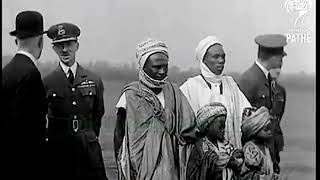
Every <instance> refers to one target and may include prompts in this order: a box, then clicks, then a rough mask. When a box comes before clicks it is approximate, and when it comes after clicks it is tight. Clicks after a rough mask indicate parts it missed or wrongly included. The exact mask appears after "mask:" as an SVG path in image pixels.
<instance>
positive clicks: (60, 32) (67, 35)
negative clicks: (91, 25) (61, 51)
mask: <svg viewBox="0 0 320 180" xmlns="http://www.w3.org/2000/svg"><path fill="white" fill-rule="evenodd" d="M47 35H48V37H49V38H50V39H52V44H54V43H59V42H65V41H77V40H78V36H80V28H79V27H78V26H76V25H74V24H71V23H60V24H56V25H53V26H51V27H50V28H49V30H48V34H47Z"/></svg>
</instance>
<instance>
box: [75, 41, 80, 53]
mask: <svg viewBox="0 0 320 180" xmlns="http://www.w3.org/2000/svg"><path fill="white" fill-rule="evenodd" d="M76 43H77V51H78V49H79V46H80V44H79V42H78V41H77V42H76Z"/></svg>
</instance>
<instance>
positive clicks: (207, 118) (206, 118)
mask: <svg viewBox="0 0 320 180" xmlns="http://www.w3.org/2000/svg"><path fill="white" fill-rule="evenodd" d="M226 115H227V109H226V107H225V106H224V105H223V104H221V103H219V102H212V103H209V104H207V105H205V106H203V107H202V108H201V109H199V110H198V112H197V126H198V130H199V131H200V132H201V133H204V132H205V130H206V128H207V126H208V125H209V124H210V123H212V122H213V121H214V120H215V119H216V118H217V117H219V116H226Z"/></svg>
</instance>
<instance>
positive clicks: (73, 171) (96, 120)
mask: <svg viewBox="0 0 320 180" xmlns="http://www.w3.org/2000/svg"><path fill="white" fill-rule="evenodd" d="M43 82H44V87H45V90H46V97H47V101H48V106H49V109H48V116H47V117H48V121H49V123H48V143H49V146H50V148H51V149H50V151H51V152H50V153H51V154H50V156H51V157H53V158H52V159H51V160H52V162H54V163H59V165H58V166H59V167H61V168H60V170H58V171H57V172H53V176H54V174H68V176H67V177H66V176H63V177H61V176H58V177H56V178H77V177H82V178H84V179H106V174H105V169H104V164H103V159H102V152H101V148H100V144H99V142H98V138H97V137H98V136H99V132H100V127H101V118H102V116H103V114H104V111H105V110H104V101H103V90H104V87H103V83H102V80H101V78H100V77H98V76H97V75H95V74H93V73H92V72H90V71H88V70H85V69H84V68H83V67H81V66H80V65H79V64H78V66H77V72H76V76H75V78H74V81H73V84H71V83H70V82H69V81H68V79H67V77H66V75H65V73H64V72H63V70H62V68H61V66H60V65H59V66H58V67H57V68H56V69H55V70H54V71H53V72H52V73H50V74H49V75H47V76H46V77H45V78H44V80H43ZM58 166H56V165H55V166H54V167H53V168H52V169H54V168H57V167H58ZM65 169H68V170H67V171H65ZM69 169H70V170H69Z"/></svg>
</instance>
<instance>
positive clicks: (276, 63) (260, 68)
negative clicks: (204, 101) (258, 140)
mask: <svg viewBox="0 0 320 180" xmlns="http://www.w3.org/2000/svg"><path fill="white" fill-rule="evenodd" d="M255 42H256V43H257V44H258V45H259V49H258V59H257V60H256V61H255V63H254V64H253V65H252V66H251V67H250V68H249V69H248V70H247V71H245V72H244V73H243V74H242V75H241V77H240V79H239V81H238V85H239V88H240V89H241V91H242V92H243V93H244V94H245V96H246V97H247V99H248V100H249V102H250V103H251V105H252V106H254V107H257V108H259V107H261V106H265V107H267V108H268V109H269V110H270V114H271V116H272V117H273V118H272V125H273V134H274V136H273V138H272V139H271V140H270V143H269V145H268V146H269V148H270V150H271V157H272V161H273V165H274V166H273V168H274V172H275V173H276V174H279V173H280V167H279V162H280V157H279V151H280V150H282V148H283V136H282V131H281V128H280V120H281V117H282V115H283V112H284V107H285V106H284V105H285V90H284V88H283V87H282V86H280V85H279V84H278V83H276V79H277V76H278V75H279V73H280V71H279V70H280V69H281V67H282V64H283V62H282V60H283V57H284V56H286V55H287V54H286V52H285V51H284V50H283V48H284V46H285V45H286V44H287V41H286V37H285V36H283V35H280V34H267V35H261V36H257V37H256V38H255ZM274 71H278V73H272V72H274ZM279 136H280V138H278V137H279ZM281 140H282V143H281V142H280V141H281ZM275 144H280V145H276V146H275Z"/></svg>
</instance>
